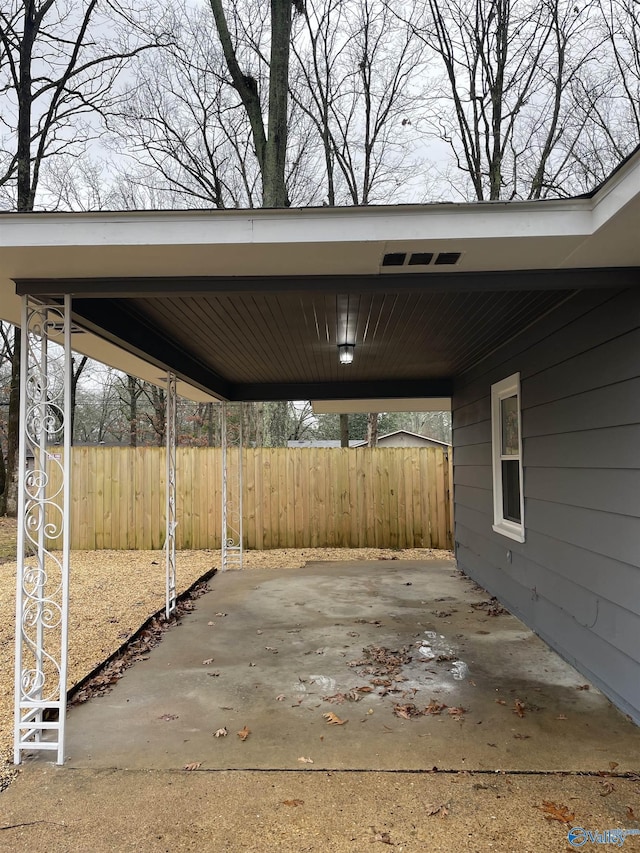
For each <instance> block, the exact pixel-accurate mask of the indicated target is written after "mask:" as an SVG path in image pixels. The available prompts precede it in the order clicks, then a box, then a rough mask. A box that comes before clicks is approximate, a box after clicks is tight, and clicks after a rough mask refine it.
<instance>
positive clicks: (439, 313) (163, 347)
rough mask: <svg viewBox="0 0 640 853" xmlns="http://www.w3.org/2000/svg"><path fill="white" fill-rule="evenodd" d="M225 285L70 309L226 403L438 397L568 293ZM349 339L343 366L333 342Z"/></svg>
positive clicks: (86, 301) (77, 303)
mask: <svg viewBox="0 0 640 853" xmlns="http://www.w3.org/2000/svg"><path fill="white" fill-rule="evenodd" d="M389 284H390V288H389V290H388V291H386V292H381V291H379V290H378V291H370V292H367V291H365V290H363V291H361V292H351V293H348V294H341V293H337V292H330V291H328V290H324V291H319V290H318V291H313V292H308V291H305V290H299V291H296V292H290V291H283V292H278V291H277V284H276V283H275V282H272V283H271V284H270V288H269V291H268V292H257V291H254V292H236V293H233V292H224V293H208V294H191V295H181V294H179V293H175V292H174V293H170V294H164V295H156V294H154V295H149V296H147V295H139V296H135V297H131V298H128V299H124V298H110V299H95V298H94V299H92V298H79V299H74V303H73V305H74V315H75V317H76V318H77V320H78V321H79V322H81V323H84V324H85V325H87V326H88V327H89V328H91V329H92V330H95V331H99V332H100V333H101V334H105V335H107V336H108V337H109V338H110V339H112V340H114V341H116V342H118V343H119V344H121V345H122V346H124V347H125V348H129V349H130V350H131V351H132V352H139V353H145V354H146V355H147V356H150V357H151V358H152V359H153V360H154V361H155V362H156V363H157V364H158V366H159V367H161V368H163V369H172V370H175V371H176V372H177V373H178V374H179V375H181V376H183V377H184V378H185V379H190V380H192V381H194V382H195V383H196V384H200V385H201V387H207V388H208V390H210V391H212V392H214V393H217V394H219V395H220V396H222V397H226V398H228V399H236V400H240V399H245V400H249V399H264V400H272V399H302V398H311V399H332V398H339V399H344V398H349V397H352V398H357V397H362V396H374V397H375V396H379V397H400V396H424V397H428V396H448V395H449V394H450V393H451V383H452V380H453V378H454V377H455V376H456V375H458V374H459V373H461V372H462V371H464V370H465V369H466V368H469V367H470V366H471V365H473V364H474V363H475V362H476V361H478V360H479V359H481V358H482V357H483V356H485V355H487V354H488V353H489V352H491V351H492V350H493V349H494V348H495V347H497V346H499V345H500V344H501V343H503V342H504V341H506V340H508V339H509V338H511V337H513V336H514V335H515V334H517V333H518V332H519V331H521V330H522V329H524V328H525V327H526V326H528V325H529V324H531V323H532V322H534V321H535V320H536V319H537V318H539V317H541V316H542V315H543V314H545V313H547V312H548V311H549V310H551V309H553V307H554V306H556V305H558V304H560V303H561V302H563V301H564V300H566V299H567V298H568V297H569V296H570V295H571V292H572V291H569V290H560V289H557V290H549V291H545V290H536V291H523V290H502V291H495V292H492V291H484V292H403V291H394V290H393V289H392V285H391V282H390V283H389ZM339 343H354V344H355V357H354V361H353V364H350V365H348V366H345V365H341V364H339V361H338V349H337V347H338V344H339Z"/></svg>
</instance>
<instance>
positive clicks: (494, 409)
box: [491, 373, 525, 542]
mask: <svg viewBox="0 0 640 853" xmlns="http://www.w3.org/2000/svg"><path fill="white" fill-rule="evenodd" d="M514 394H515V395H517V398H518V463H519V469H520V519H521V521H520V523H518V522H515V521H509V520H508V519H506V518H505V517H504V515H503V500H502V422H501V412H500V404H501V402H502V400H504V399H505V398H507V397H513V395H514ZM521 410H522V407H521V397H520V374H519V373H513V374H512V375H511V376H507V378H506V379H503V380H502V381H501V382H496V383H495V385H492V386H491V458H492V464H493V529H494V531H495V532H496V533H500V534H501V535H502V536H506V537H508V538H509V539H514V540H515V541H516V542H524V541H525V531H524V478H523V471H522V414H521Z"/></svg>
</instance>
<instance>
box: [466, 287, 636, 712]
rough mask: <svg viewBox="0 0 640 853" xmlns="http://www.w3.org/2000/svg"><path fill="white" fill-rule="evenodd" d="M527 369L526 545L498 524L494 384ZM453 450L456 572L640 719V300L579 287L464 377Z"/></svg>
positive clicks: (524, 409) (628, 294)
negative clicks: (484, 590)
mask: <svg viewBox="0 0 640 853" xmlns="http://www.w3.org/2000/svg"><path fill="white" fill-rule="evenodd" d="M517 371H518V372H520V377H521V388H522V422H523V465H524V493H525V526H526V541H525V542H524V543H517V542H513V541H512V540H510V539H507V538H505V537H503V536H500V535H499V534H496V533H494V532H493V530H492V523H493V497H492V470H491V422H490V386H491V384H492V383H494V382H497V381H499V380H501V379H504V378H505V377H506V376H509V375H510V374H511V373H515V372H517ZM453 445H454V451H453V460H454V502H455V524H456V536H455V539H456V550H457V557H458V562H459V565H460V567H461V568H462V569H463V570H464V571H465V572H467V573H468V574H469V575H470V576H471V577H473V578H475V579H476V580H477V581H478V582H479V583H481V584H482V585H483V586H485V587H486V588H487V589H489V590H490V591H491V592H492V593H493V594H495V595H497V596H498V597H499V598H500V599H501V600H502V601H504V602H505V603H506V604H507V606H508V607H509V608H510V609H511V610H512V611H513V612H514V613H516V615H517V616H519V617H520V618H521V619H522V620H523V621H524V622H526V623H527V624H528V625H530V626H531V627H532V628H533V629H534V630H535V631H536V632H537V633H539V634H540V635H541V636H542V637H544V639H545V640H547V642H549V643H550V644H551V645H552V646H553V647H554V648H556V649H557V650H558V651H559V652H560V653H561V654H562V655H563V656H565V657H566V658H567V659H568V660H570V662H571V663H573V664H574V665H575V666H577V668H578V669H580V670H581V671H582V672H583V673H584V674H585V675H586V676H587V677H589V678H591V679H592V680H594V682H595V683H596V684H598V685H599V686H600V687H602V689H603V690H604V691H605V692H606V693H607V694H608V695H609V696H610V697H611V698H612V699H613V700H614V701H615V702H616V703H617V704H618V705H619V706H620V707H621V708H623V709H624V710H625V711H626V712H627V713H631V714H632V715H633V716H634V718H635V719H636V720H637V721H638V722H640V295H638V294H636V293H635V292H631V291H627V292H623V293H617V294H615V293H611V292H609V293H606V294H605V293H594V292H592V293H589V294H578V295H576V296H575V297H574V298H573V299H570V300H568V301H567V302H565V303H563V305H562V306H560V307H559V308H558V309H557V310H556V311H554V312H552V313H551V314H549V315H547V316H546V317H545V318H543V320H541V321H540V322H539V323H537V324H536V325H535V326H533V327H531V328H530V329H527V330H526V331H525V332H524V333H523V334H522V335H520V336H518V338H515V339H513V340H512V341H510V342H509V344H507V345H506V346H505V347H502V348H501V349H500V350H497V351H496V352H494V353H493V354H492V355H491V357H490V358H489V359H486V360H485V361H484V362H482V363H481V364H479V365H477V366H476V367H475V368H473V369H472V370H471V371H468V372H467V373H466V374H464V375H463V376H461V377H459V378H458V379H457V380H456V383H455V391H454V398H453ZM507 555H509V557H508V556H507Z"/></svg>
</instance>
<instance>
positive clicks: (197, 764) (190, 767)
mask: <svg viewBox="0 0 640 853" xmlns="http://www.w3.org/2000/svg"><path fill="white" fill-rule="evenodd" d="M201 765H202V762H201V761H192V762H191V763H190V764H185V765H184V767H183V768H182V769H183V770H197V769H198V768H199V767H200V766H201Z"/></svg>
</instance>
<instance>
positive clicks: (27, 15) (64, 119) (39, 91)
mask: <svg viewBox="0 0 640 853" xmlns="http://www.w3.org/2000/svg"><path fill="white" fill-rule="evenodd" d="M108 9H109V23H110V24H111V27H112V31H113V41H111V40H108V39H105V37H104V33H100V28H104V27H105V25H106V23H107V20H106V19H105V18H104V17H103V16H101V14H100V12H99V10H98V4H97V0H83V2H81V3H72V2H71V0H57V2H56V0H42V2H38V0H15V2H12V3H11V4H5V5H4V6H3V7H1V8H0V45H1V47H2V55H1V58H0V74H2V78H0V95H1V96H2V98H3V102H4V106H5V107H6V109H5V110H3V114H2V126H3V130H4V132H3V133H2V137H1V143H0V188H2V190H3V193H4V199H5V204H6V203H7V201H8V200H10V201H11V206H13V207H15V209H16V210H17V211H19V212H28V211H32V210H33V209H34V207H35V204H36V195H37V192H38V187H39V183H40V178H41V174H42V171H43V170H44V168H45V167H46V165H47V163H48V161H49V159H51V158H54V157H57V156H60V155H62V154H65V153H71V152H76V153H77V152H78V151H82V150H83V146H84V145H86V143H87V141H88V140H89V139H91V138H92V137H93V136H95V135H96V131H95V130H94V129H92V127H91V122H90V119H89V117H90V116H91V115H92V114H100V113H104V112H105V111H106V110H108V109H109V108H110V107H111V106H112V105H113V102H114V99H115V98H116V97H117V94H116V86H115V83H116V81H117V78H118V76H119V74H120V72H121V71H122V69H123V68H124V66H125V65H126V64H127V63H128V62H129V61H130V60H131V59H132V58H133V57H135V56H136V55H138V54H139V53H140V52H142V51H144V50H146V49H148V48H149V47H150V46H152V45H154V44H155V43H156V41H155V39H149V36H148V33H147V32H144V33H143V34H141V30H140V28H139V27H138V25H137V23H136V21H137V19H134V17H133V16H132V15H131V14H130V13H129V12H128V11H127V9H126V8H125V7H124V6H122V5H119V4H118V3H117V2H116V0H112V2H111V3H110V4H109V5H108ZM114 15H115V17H114ZM13 362H14V363H13V369H12V380H11V393H10V401H9V417H8V439H7V440H8V448H7V476H6V483H5V490H4V493H3V499H2V505H0V510H2V511H7V512H11V513H14V512H15V511H16V509H17V495H16V489H17V483H16V460H17V448H18V407H19V385H20V382H19V368H20V335H19V332H18V331H16V332H15V335H14V343H13Z"/></svg>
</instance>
